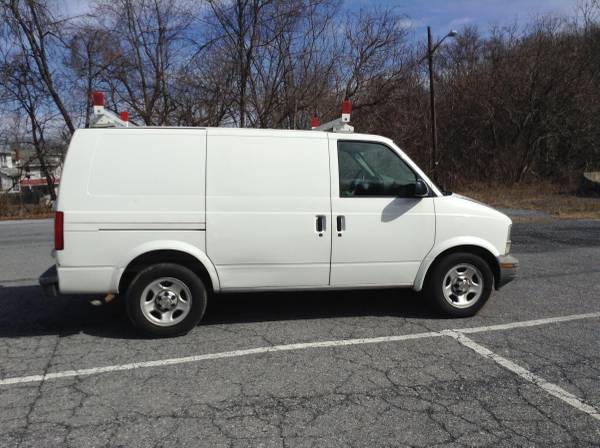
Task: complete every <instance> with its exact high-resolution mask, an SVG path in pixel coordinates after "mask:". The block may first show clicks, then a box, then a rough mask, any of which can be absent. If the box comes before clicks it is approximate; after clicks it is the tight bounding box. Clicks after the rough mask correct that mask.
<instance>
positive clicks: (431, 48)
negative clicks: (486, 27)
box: [427, 26, 458, 183]
mask: <svg viewBox="0 0 600 448" xmlns="http://www.w3.org/2000/svg"><path fill="white" fill-rule="evenodd" d="M457 34H458V32H457V31H455V30H450V32H449V33H448V34H446V35H445V36H444V37H442V38H441V39H440V40H439V41H438V42H437V43H436V44H435V45H434V44H433V37H432V36H431V27H430V26H428V27H427V62H428V63H429V104H430V110H431V153H430V156H429V172H430V173H431V178H432V180H433V181H434V182H436V183H437V164H438V162H437V152H438V151H437V143H438V142H437V123H436V116H435V86H434V81H433V53H435V50H437V49H438V48H439V46H440V45H441V43H442V42H443V41H444V40H445V39H446V38H447V37H455V36H456V35H457Z"/></svg>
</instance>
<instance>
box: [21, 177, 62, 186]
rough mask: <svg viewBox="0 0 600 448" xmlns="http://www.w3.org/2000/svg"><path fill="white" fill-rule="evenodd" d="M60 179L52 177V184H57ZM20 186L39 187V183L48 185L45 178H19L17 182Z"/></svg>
mask: <svg viewBox="0 0 600 448" xmlns="http://www.w3.org/2000/svg"><path fill="white" fill-rule="evenodd" d="M59 182H60V179H54V185H58V184H59ZM19 183H20V184H21V186H22V187H39V186H40V185H48V182H46V179H21V182H19Z"/></svg>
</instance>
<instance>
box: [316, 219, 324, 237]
mask: <svg viewBox="0 0 600 448" xmlns="http://www.w3.org/2000/svg"><path fill="white" fill-rule="evenodd" d="M325 224H326V222H325V215H317V221H316V230H317V232H318V233H319V236H323V232H324V231H325Z"/></svg>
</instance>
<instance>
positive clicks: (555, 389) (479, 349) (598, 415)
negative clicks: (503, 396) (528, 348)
mask: <svg viewBox="0 0 600 448" xmlns="http://www.w3.org/2000/svg"><path fill="white" fill-rule="evenodd" d="M569 320H573V319H569ZM563 322H564V320H563ZM464 333H465V332H457V331H452V330H447V331H445V332H444V334H447V335H448V336H450V337H453V338H454V339H456V340H457V341H458V342H460V343H461V344H462V345H464V346H465V347H468V348H470V349H471V350H473V351H474V352H475V353H478V354H480V355H481V356H483V357H485V358H488V359H491V360H492V361H494V362H496V363H497V364H500V365H501V366H502V367H504V368H505V369H508V370H510V371H511V372H513V373H516V374H517V375H519V376H520V377H521V378H523V379H524V380H526V381H529V382H530V383H533V384H535V385H536V386H538V387H539V388H541V389H543V390H545V391H546V392H548V393H549V394H550V395H552V396H554V397H556V398H559V399H560V400H562V401H564V402H565V403H567V404H570V405H571V406H573V407H574V408H576V409H579V410H580V411H582V412H585V413H586V414H588V415H590V416H591V417H593V418H595V419H596V420H600V411H598V410H597V409H596V408H594V407H592V406H590V405H588V404H585V403H584V402H583V401H581V400H580V399H579V398H578V397H576V396H575V395H573V394H572V393H570V392H567V391H566V390H564V389H563V388H562V387H560V386H557V385H556V384H553V383H550V382H548V381H546V380H545V379H544V378H542V377H540V376H538V375H536V374H535V373H533V372H530V371H529V370H527V369H525V368H523V367H521V366H520V365H518V364H515V363H514V362H512V361H510V360H508V359H506V358H504V357H502V356H500V355H498V354H496V353H494V352H492V351H491V350H490V349H488V348H486V347H484V346H483V345H479V344H478V343H477V342H475V341H473V340H472V339H470V338H468V337H467V336H465V335H464Z"/></svg>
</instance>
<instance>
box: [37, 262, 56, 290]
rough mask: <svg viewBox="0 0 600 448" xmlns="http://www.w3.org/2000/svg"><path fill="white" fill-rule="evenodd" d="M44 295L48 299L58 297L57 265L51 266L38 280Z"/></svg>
mask: <svg viewBox="0 0 600 448" xmlns="http://www.w3.org/2000/svg"><path fill="white" fill-rule="evenodd" d="M38 283H39V284H40V286H41V288H42V290H43V291H44V295H46V296H48V297H55V296H57V295H58V273H57V272H56V265H52V266H50V267H49V268H48V269H47V270H46V271H45V272H44V273H43V274H42V275H40V277H39V278H38Z"/></svg>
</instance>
